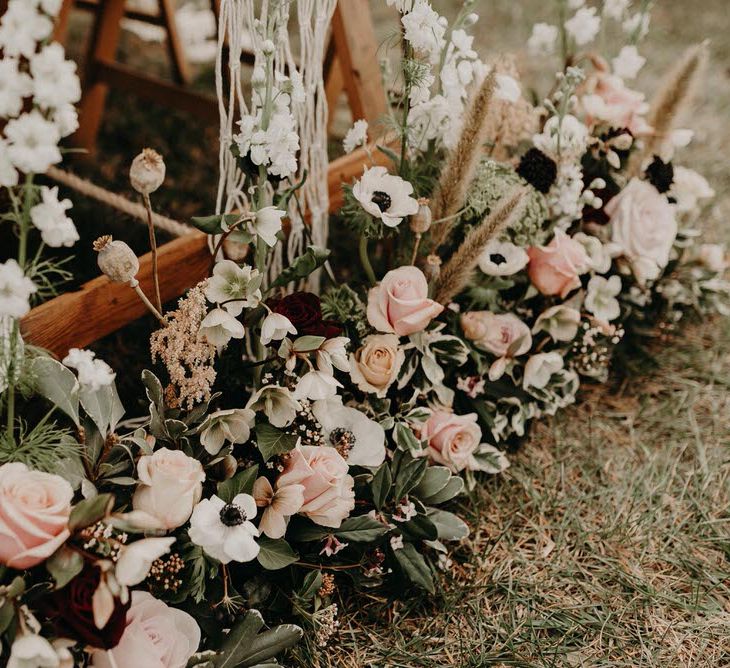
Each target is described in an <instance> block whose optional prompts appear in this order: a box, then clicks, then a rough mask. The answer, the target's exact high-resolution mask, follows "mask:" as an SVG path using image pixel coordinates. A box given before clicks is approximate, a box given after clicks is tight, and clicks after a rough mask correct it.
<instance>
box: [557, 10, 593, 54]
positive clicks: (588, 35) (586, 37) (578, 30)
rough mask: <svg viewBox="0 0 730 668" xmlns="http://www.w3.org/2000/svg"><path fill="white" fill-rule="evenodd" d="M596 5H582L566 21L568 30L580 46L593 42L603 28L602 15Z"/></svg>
mask: <svg viewBox="0 0 730 668" xmlns="http://www.w3.org/2000/svg"><path fill="white" fill-rule="evenodd" d="M596 11H597V10H596V8H595V7H581V8H580V9H579V10H578V11H577V12H576V13H575V14H574V15H573V17H572V18H570V19H568V20H567V21H566V22H565V30H566V32H567V33H568V34H569V35H570V36H571V37H572V38H573V40H574V41H575V43H576V44H577V45H578V46H583V45H584V44H588V43H589V42H592V41H593V39H594V38H595V37H596V35H597V34H598V31H599V30H600V29H601V17H600V16H598V15H597V14H596Z"/></svg>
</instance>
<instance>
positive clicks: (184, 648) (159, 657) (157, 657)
mask: <svg viewBox="0 0 730 668" xmlns="http://www.w3.org/2000/svg"><path fill="white" fill-rule="evenodd" d="M199 644H200V629H199V628H198V625H197V624H196V622H195V620H194V619H193V618H192V617H191V616H190V615H189V614H188V613H187V612H183V611H182V610H178V609H177V608H171V607H170V606H168V605H167V604H166V603H163V602H162V601H159V600H158V599H156V598H155V597H154V596H152V594H149V593H148V592H146V591H133V592H132V606H131V607H130V608H129V611H128V612H127V627H126V628H125V629H124V634H123V635H122V639H121V640H120V641H119V644H118V645H117V646H116V647H115V648H114V649H110V650H108V651H100V650H97V651H95V652H94V654H93V658H92V664H91V665H92V667H93V668H142V667H143V666H144V668H185V666H186V665H187V663H188V660H189V659H190V657H191V656H193V654H195V652H196V651H197V649H198V645H199Z"/></svg>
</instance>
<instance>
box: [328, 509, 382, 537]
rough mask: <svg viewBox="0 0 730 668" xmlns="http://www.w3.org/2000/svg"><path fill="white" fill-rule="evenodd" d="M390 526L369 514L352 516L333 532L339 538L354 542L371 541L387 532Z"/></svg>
mask: <svg viewBox="0 0 730 668" xmlns="http://www.w3.org/2000/svg"><path fill="white" fill-rule="evenodd" d="M388 531H389V528H388V527H387V526H385V525H384V524H382V523H381V522H378V521H377V520H374V519H373V518H372V517H368V516H367V515H360V516H358V517H350V518H348V519H346V520H345V521H344V522H343V523H342V524H341V526H340V528H339V529H333V530H332V533H334V534H335V536H337V537H338V538H341V539H342V540H346V541H352V542H353V543H370V542H372V541H374V540H377V539H378V538H380V536H382V535H383V534H385V533H387V532H388Z"/></svg>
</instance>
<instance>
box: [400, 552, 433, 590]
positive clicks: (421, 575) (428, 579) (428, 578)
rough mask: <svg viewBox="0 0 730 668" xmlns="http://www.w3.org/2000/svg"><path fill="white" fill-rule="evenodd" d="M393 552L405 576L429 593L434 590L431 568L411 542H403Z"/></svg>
mask: <svg viewBox="0 0 730 668" xmlns="http://www.w3.org/2000/svg"><path fill="white" fill-rule="evenodd" d="M394 554H395V558H396V561H397V562H398V565H399V566H400V567H401V570H402V571H403V574H404V575H405V576H406V578H408V579H409V580H410V581H411V582H413V584H415V585H418V586H419V587H421V588H422V589H425V590H426V591H427V592H429V593H431V594H433V593H434V592H435V589H434V584H433V575H432V574H431V569H430V568H429V567H428V564H427V563H426V560H425V559H424V558H423V557H422V556H421V555H420V554H419V553H418V552H417V550H416V548H415V546H414V545H413V543H405V544H404V545H403V547H402V548H401V549H399V550H395V552H394Z"/></svg>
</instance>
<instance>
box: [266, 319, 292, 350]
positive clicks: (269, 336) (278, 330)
mask: <svg viewBox="0 0 730 668" xmlns="http://www.w3.org/2000/svg"><path fill="white" fill-rule="evenodd" d="M296 333H297V328H296V327H294V325H293V324H292V322H291V320H289V318H287V317H286V316H285V315H282V314H281V313H273V312H271V313H269V315H267V316H266V317H265V318H264V322H263V323H262V324H261V343H262V344H263V345H265V346H268V345H269V344H270V343H271V342H272V341H281V340H282V339H284V338H286V337H287V335H289V334H292V335H293V334H296Z"/></svg>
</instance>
